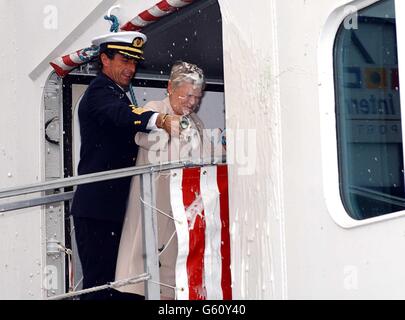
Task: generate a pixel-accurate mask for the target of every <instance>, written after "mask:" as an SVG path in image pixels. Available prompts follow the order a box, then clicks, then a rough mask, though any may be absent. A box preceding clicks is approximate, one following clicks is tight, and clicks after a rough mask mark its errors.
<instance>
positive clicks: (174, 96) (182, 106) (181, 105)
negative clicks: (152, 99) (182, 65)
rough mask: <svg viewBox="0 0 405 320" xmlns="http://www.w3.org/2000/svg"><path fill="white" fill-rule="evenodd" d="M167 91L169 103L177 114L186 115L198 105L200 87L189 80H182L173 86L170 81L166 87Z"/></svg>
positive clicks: (200, 93)
mask: <svg viewBox="0 0 405 320" xmlns="http://www.w3.org/2000/svg"><path fill="white" fill-rule="evenodd" d="M167 90H168V92H169V100H170V105H171V106H172V108H173V111H174V113H175V114H177V115H184V116H186V115H188V114H190V113H192V112H193V111H195V110H196V109H197V108H198V106H199V105H200V101H201V97H202V94H203V93H202V89H201V87H199V86H195V85H193V84H191V83H189V82H183V83H181V84H179V85H178V86H177V87H173V86H172V84H171V82H169V85H168V87H167Z"/></svg>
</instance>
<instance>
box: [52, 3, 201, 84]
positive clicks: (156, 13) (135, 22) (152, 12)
mask: <svg viewBox="0 0 405 320" xmlns="http://www.w3.org/2000/svg"><path fill="white" fill-rule="evenodd" d="M193 1H194V0H163V1H160V2H159V3H157V4H156V5H155V6H153V7H152V8H150V9H148V10H145V11H143V12H141V13H140V14H139V15H137V16H136V17H135V18H134V19H132V20H131V21H129V22H127V23H126V24H125V25H124V26H122V27H121V30H122V31H139V30H141V29H142V28H144V27H145V26H147V25H149V24H151V23H153V22H155V21H158V20H159V19H160V18H161V17H163V16H166V15H168V14H170V13H172V12H174V11H176V10H178V9H180V8H182V7H185V6H187V5H189V4H191V3H192V2H193ZM98 53H99V49H98V47H95V46H92V47H89V48H85V49H80V50H77V51H76V52H73V53H71V54H68V55H65V56H63V57H59V58H57V59H55V60H53V61H52V62H50V65H51V66H52V67H53V68H54V69H55V72H56V73H57V75H58V76H60V77H61V78H63V77H64V76H66V75H67V74H69V73H70V72H71V71H72V70H73V69H75V68H77V67H79V66H80V65H82V64H85V63H88V62H90V60H92V59H93V58H94V57H96V56H97V55H98Z"/></svg>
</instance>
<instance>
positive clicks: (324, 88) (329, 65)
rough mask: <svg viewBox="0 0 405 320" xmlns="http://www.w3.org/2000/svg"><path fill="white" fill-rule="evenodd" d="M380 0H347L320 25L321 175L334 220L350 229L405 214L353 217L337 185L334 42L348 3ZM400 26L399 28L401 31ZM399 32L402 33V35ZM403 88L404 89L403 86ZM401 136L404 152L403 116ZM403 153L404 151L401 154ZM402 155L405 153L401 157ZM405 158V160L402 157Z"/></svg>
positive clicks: (402, 54) (401, 48) (404, 110)
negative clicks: (344, 203) (365, 217)
mask: <svg viewBox="0 0 405 320" xmlns="http://www.w3.org/2000/svg"><path fill="white" fill-rule="evenodd" d="M380 1H381V0H356V1H348V2H347V3H346V4H344V5H342V6H339V7H337V8H335V9H334V10H333V11H332V12H331V13H330V15H329V16H328V18H327V19H326V22H325V24H324V26H323V29H322V32H321V35H320V38H319V43H318V66H319V71H318V79H319V111H320V125H321V132H320V134H321V155H322V178H323V191H324V197H325V202H326V207H327V209H328V212H329V214H330V215H331V217H332V219H333V220H334V222H335V223H336V224H338V225H339V226H340V227H342V228H346V229H350V228H355V227H360V226H364V225H369V224H372V223H377V222H381V221H387V220H392V219H395V218H399V217H404V216H405V210H402V211H398V212H394V213H389V214H385V215H381V216H378V217H373V218H367V219H364V220H356V219H354V218H352V217H351V216H350V215H349V213H348V212H347V211H346V209H345V207H344V205H343V200H342V198H341V192H340V186H339V163H338V141H337V137H338V135H337V118H336V111H335V108H336V90H335V72H334V44H335V40H336V36H337V34H338V31H339V28H340V26H341V24H342V23H343V22H344V21H345V19H346V18H347V17H348V16H350V12H348V10H347V7H348V6H353V7H355V8H356V9H357V10H358V11H359V10H362V9H364V8H367V7H369V6H371V5H373V4H375V3H377V2H380ZM394 1H395V10H396V27H397V47H398V69H399V81H400V83H402V82H401V80H402V79H404V82H403V83H405V69H404V68H401V65H400V61H403V62H405V39H404V37H405V21H402V22H401V20H402V19H401V17H404V18H405V2H404V1H403V0H402V3H401V1H398V0H394ZM401 28H402V31H401ZM401 35H402V37H401ZM403 91H404V92H405V90H403ZM400 101H401V115H405V94H404V95H401V92H400ZM401 120H403V121H401V122H402V140H403V142H404V148H403V150H404V153H405V118H403V119H402V117H401ZM404 156H405V154H404ZM404 159H405V157H404ZM404 161H405V160H404Z"/></svg>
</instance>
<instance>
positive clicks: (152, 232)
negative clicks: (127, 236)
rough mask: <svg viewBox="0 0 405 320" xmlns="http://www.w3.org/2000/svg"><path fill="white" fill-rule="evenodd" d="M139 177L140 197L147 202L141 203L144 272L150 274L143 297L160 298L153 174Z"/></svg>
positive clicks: (148, 298)
mask: <svg viewBox="0 0 405 320" xmlns="http://www.w3.org/2000/svg"><path fill="white" fill-rule="evenodd" d="M140 178H141V179H140V187H141V197H142V199H143V201H144V202H145V203H146V204H147V205H145V204H144V203H142V204H141V208H142V230H143V239H142V241H143V250H144V255H145V259H144V261H145V272H146V273H148V274H150V276H151V278H150V280H147V281H145V299H146V300H160V285H159V284H158V283H159V282H160V277H159V254H158V230H157V215H156V212H154V209H152V207H155V188H154V183H153V181H154V174H153V173H146V174H143V175H141V177H140Z"/></svg>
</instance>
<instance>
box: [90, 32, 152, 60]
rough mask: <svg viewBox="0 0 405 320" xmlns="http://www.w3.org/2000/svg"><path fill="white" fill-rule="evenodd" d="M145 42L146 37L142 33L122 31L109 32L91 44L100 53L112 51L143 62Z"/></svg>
mask: <svg viewBox="0 0 405 320" xmlns="http://www.w3.org/2000/svg"><path fill="white" fill-rule="evenodd" d="M146 41H147V37H146V36H145V35H144V34H143V33H140V32H136V31H124V32H111V33H108V34H105V35H102V36H99V37H96V38H94V39H93V40H92V41H91V42H92V44H93V45H96V46H99V47H100V53H103V52H104V51H105V50H107V49H112V50H116V51H117V52H119V53H121V54H123V55H125V56H128V57H130V58H134V59H137V60H144V58H143V46H144V44H145V43H146Z"/></svg>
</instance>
